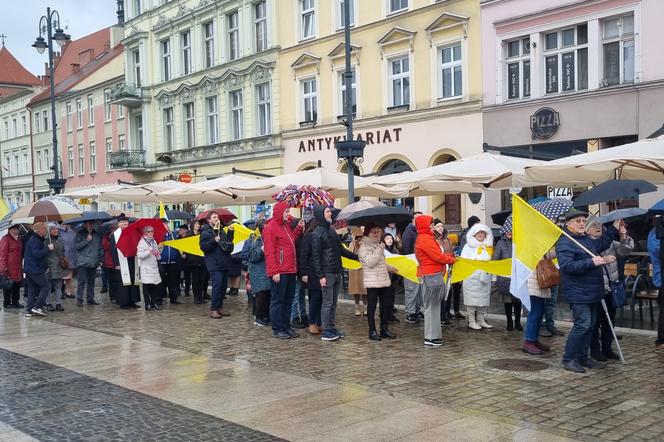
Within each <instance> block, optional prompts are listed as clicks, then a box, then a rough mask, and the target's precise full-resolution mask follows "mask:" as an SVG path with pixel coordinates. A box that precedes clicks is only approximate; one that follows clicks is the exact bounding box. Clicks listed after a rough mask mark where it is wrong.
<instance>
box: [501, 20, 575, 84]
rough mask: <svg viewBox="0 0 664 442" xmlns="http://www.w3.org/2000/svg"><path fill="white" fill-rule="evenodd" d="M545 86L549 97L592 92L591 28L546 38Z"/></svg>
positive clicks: (565, 30)
mask: <svg viewBox="0 0 664 442" xmlns="http://www.w3.org/2000/svg"><path fill="white" fill-rule="evenodd" d="M513 69H515V68H513ZM528 70H530V66H528ZM544 82H545V87H544V90H545V92H546V93H547V94H557V93H561V92H573V91H578V90H586V89H588V25H587V24H585V23H584V24H580V25H578V26H575V27H573V28H568V29H563V30H560V31H555V32H549V33H547V34H545V35H544ZM508 96H509V94H508Z"/></svg>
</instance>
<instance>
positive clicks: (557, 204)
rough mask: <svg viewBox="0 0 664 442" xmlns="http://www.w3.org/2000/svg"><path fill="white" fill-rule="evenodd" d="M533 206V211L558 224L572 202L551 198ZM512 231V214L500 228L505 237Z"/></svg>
mask: <svg viewBox="0 0 664 442" xmlns="http://www.w3.org/2000/svg"><path fill="white" fill-rule="evenodd" d="M531 205H532V206H533V209H535V210H537V211H538V212H539V213H541V214H542V215H544V216H546V217H547V218H549V219H550V220H551V221H552V222H554V223H557V222H558V219H559V218H560V217H561V216H563V215H564V214H565V213H567V212H568V211H569V210H570V209H571V208H572V201H571V200H567V199H564V198H550V199H546V200H543V201H539V202H536V203H534V204H531ZM511 231H512V215H511V214H510V216H508V217H507V219H505V222H504V223H503V226H502V227H501V228H500V234H501V235H504V234H505V233H506V232H511Z"/></svg>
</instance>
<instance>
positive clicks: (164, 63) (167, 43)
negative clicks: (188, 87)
mask: <svg viewBox="0 0 664 442" xmlns="http://www.w3.org/2000/svg"><path fill="white" fill-rule="evenodd" d="M159 49H160V51H161V80H162V81H169V80H170V79H171V78H173V68H172V64H171V52H172V51H171V39H170V37H169V38H165V39H163V40H161V41H159Z"/></svg>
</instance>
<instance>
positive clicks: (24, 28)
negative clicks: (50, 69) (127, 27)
mask: <svg viewBox="0 0 664 442" xmlns="http://www.w3.org/2000/svg"><path fill="white" fill-rule="evenodd" d="M47 7H50V8H51V9H55V10H57V11H58V12H59V13H60V19H61V23H62V26H63V28H64V29H65V32H66V33H67V34H70V35H71V37H72V39H77V38H80V37H83V36H85V35H88V34H91V33H93V32H95V31H98V30H99V29H102V28H105V27H108V26H111V25H113V24H115V23H117V16H116V15H115V11H116V9H117V2H116V0H3V2H2V13H1V14H0V34H4V35H6V36H7V38H6V39H5V46H6V47H7V49H9V50H10V51H11V53H12V54H14V57H16V58H17V59H18V61H20V62H21V63H22V64H23V66H25V67H26V68H27V69H28V70H29V71H30V72H32V73H33V74H35V75H43V74H44V63H46V62H47V61H48V55H47V53H46V51H44V53H43V54H39V53H38V52H37V51H36V50H35V48H33V47H32V46H31V45H32V43H34V42H35V38H37V32H38V28H39V19H40V18H41V17H42V16H43V15H46V8H47ZM56 46H57V44H56Z"/></svg>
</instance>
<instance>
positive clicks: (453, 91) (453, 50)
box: [440, 43, 463, 98]
mask: <svg viewBox="0 0 664 442" xmlns="http://www.w3.org/2000/svg"><path fill="white" fill-rule="evenodd" d="M440 60H441V79H442V94H441V96H442V98H452V97H460V96H461V95H462V93H463V91H462V89H463V87H462V76H463V67H462V59H461V43H458V44H455V45H453V46H447V47H444V48H442V49H441V50H440Z"/></svg>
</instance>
